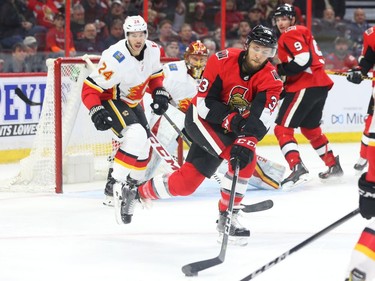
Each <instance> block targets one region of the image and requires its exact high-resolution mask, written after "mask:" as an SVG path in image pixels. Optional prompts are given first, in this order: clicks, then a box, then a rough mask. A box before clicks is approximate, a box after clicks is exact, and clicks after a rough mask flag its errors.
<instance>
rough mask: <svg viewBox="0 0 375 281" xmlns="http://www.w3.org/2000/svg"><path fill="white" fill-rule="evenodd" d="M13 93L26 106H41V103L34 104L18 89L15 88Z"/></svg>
mask: <svg viewBox="0 0 375 281" xmlns="http://www.w3.org/2000/svg"><path fill="white" fill-rule="evenodd" d="M14 92H15V93H16V95H17V96H18V97H19V98H20V99H21V100H22V101H23V102H24V103H26V104H28V105H42V103H41V102H35V101H32V100H30V99H29V98H28V97H27V96H26V95H25V94H24V93H23V92H22V90H21V89H20V88H16V89H15V90H14Z"/></svg>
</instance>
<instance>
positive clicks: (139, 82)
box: [82, 16, 170, 221]
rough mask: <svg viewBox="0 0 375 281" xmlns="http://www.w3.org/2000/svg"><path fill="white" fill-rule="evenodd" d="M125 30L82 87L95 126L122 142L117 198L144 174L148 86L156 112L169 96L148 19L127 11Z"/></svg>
mask: <svg viewBox="0 0 375 281" xmlns="http://www.w3.org/2000/svg"><path fill="white" fill-rule="evenodd" d="M124 32H125V39H123V40H120V41H119V42H118V43H116V44H114V45H112V46H110V47H109V48H108V49H107V50H105V51H104V52H103V53H102V56H101V59H100V61H99V64H98V66H97V68H96V69H95V70H94V71H93V72H92V73H91V74H90V75H89V76H88V77H87V79H86V80H85V82H84V85H83V89H82V101H83V103H84V105H85V106H86V107H87V108H88V109H89V111H90V112H89V115H90V117H91V119H92V121H93V123H94V125H95V127H96V128H97V129H98V130H101V131H104V130H108V129H112V131H113V133H114V135H115V137H116V138H117V141H118V143H119V149H118V150H117V152H116V155H115V157H114V163H113V172H112V177H113V178H114V181H115V183H114V186H113V189H114V190H113V192H114V194H115V195H116V194H117V199H118V200H117V202H118V201H119V197H120V196H121V194H122V189H123V188H125V186H126V188H130V186H132V187H135V186H138V185H139V184H140V180H143V179H144V174H145V171H146V165H147V163H148V161H147V160H148V157H149V149H150V148H149V147H150V144H149V142H148V130H149V128H148V123H147V120H146V117H145V112H144V109H143V107H142V106H141V104H140V102H141V101H142V99H143V96H144V94H145V93H146V89H147V87H149V88H150V90H151V93H152V97H153V102H152V103H151V107H152V109H153V111H154V113H155V114H158V115H161V114H163V113H164V112H165V111H166V110H167V109H168V103H169V99H170V96H169V93H168V92H167V91H166V90H165V88H164V87H163V69H162V65H161V63H160V48H159V46H158V45H157V44H156V43H154V42H152V41H149V40H147V35H148V32H147V24H146V22H145V21H144V19H143V18H142V17H141V16H129V17H127V18H126V20H125V23H124ZM115 199H116V196H115ZM115 203H116V201H115ZM115 205H116V204H115ZM120 221H121V219H120Z"/></svg>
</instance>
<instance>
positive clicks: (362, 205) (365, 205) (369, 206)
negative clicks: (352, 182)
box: [358, 173, 375, 220]
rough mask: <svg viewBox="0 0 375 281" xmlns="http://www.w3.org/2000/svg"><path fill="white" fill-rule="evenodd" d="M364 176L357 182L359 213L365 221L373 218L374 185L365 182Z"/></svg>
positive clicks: (374, 207) (374, 206)
mask: <svg viewBox="0 0 375 281" xmlns="http://www.w3.org/2000/svg"><path fill="white" fill-rule="evenodd" d="M366 174H367V173H364V174H362V176H361V177H360V178H359V180H358V187H359V212H360V213H361V215H362V217H364V218H365V219H368V220H369V219H371V218H372V217H375V183H373V182H368V181H367V180H366Z"/></svg>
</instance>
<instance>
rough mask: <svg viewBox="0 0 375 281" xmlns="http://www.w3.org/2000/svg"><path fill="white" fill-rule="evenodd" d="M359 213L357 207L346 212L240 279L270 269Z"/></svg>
mask: <svg viewBox="0 0 375 281" xmlns="http://www.w3.org/2000/svg"><path fill="white" fill-rule="evenodd" d="M358 213H359V209H355V210H354V211H352V212H350V213H349V214H347V215H346V216H344V217H342V218H341V219H339V220H337V221H335V222H334V223H332V224H331V225H329V226H327V227H326V228H324V229H322V230H321V231H319V232H318V233H316V234H314V235H313V236H311V237H310V238H308V239H306V240H305V241H303V242H301V243H300V244H298V245H297V246H295V247H293V248H292V249H290V250H288V251H286V252H285V253H283V254H282V255H280V256H278V257H277V258H275V259H274V260H272V261H270V262H269V263H267V264H265V265H263V266H262V267H261V268H259V269H257V270H256V271H254V272H253V273H251V274H250V275H248V276H246V277H245V278H242V279H241V280H240V281H247V280H252V279H254V278H255V277H256V276H258V275H260V274H262V273H263V272H265V271H266V270H268V269H270V268H271V267H272V266H274V265H276V264H278V263H279V262H281V261H283V260H285V259H286V258H287V257H288V256H290V255H291V254H293V253H295V252H297V251H298V250H300V249H301V248H303V247H305V246H306V245H308V244H310V243H311V242H313V241H314V240H316V239H318V238H320V237H321V236H323V235H324V234H326V233H327V232H329V231H331V230H333V229H334V228H336V227H338V226H339V225H341V224H343V223H344V222H346V221H347V220H349V219H351V218H353V217H354V216H355V215H357V214H358Z"/></svg>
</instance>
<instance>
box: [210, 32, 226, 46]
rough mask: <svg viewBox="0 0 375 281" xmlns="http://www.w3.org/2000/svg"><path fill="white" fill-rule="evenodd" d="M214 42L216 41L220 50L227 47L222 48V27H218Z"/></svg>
mask: <svg viewBox="0 0 375 281" xmlns="http://www.w3.org/2000/svg"><path fill="white" fill-rule="evenodd" d="M212 40H213V41H215V43H216V47H217V48H218V49H224V48H225V47H226V46H221V28H220V27H217V28H216V29H215V30H214V32H213V36H212Z"/></svg>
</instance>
